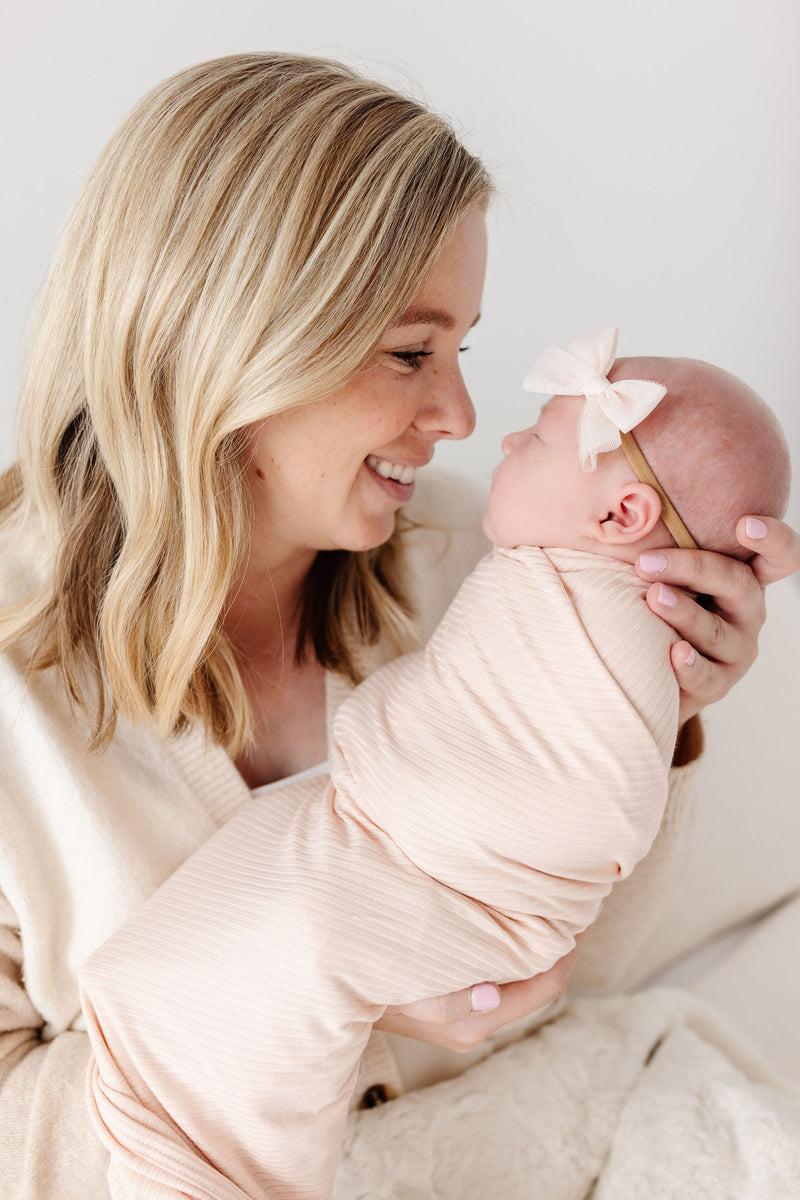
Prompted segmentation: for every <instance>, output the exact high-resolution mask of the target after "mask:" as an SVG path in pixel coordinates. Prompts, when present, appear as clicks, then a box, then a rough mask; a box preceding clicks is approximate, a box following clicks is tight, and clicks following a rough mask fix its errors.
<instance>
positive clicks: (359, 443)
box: [250, 210, 486, 570]
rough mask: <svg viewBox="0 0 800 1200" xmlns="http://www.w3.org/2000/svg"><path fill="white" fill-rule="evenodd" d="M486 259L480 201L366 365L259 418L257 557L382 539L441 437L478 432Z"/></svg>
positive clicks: (361, 546)
mask: <svg viewBox="0 0 800 1200" xmlns="http://www.w3.org/2000/svg"><path fill="white" fill-rule="evenodd" d="M485 267H486V225H485V221H484V217H483V214H482V213H481V212H480V211H478V210H474V211H472V212H469V213H466V214H465V215H464V216H463V217H462V218H461V219H460V221H459V223H458V225H457V226H456V229H455V231H454V233H453V236H452V238H451V239H450V241H449V242H448V243H447V244H446V245H445V247H444V249H443V251H442V254H441V256H440V258H439V260H438V262H437V264H436V266H435V268H434V270H433V271H432V272H431V273H430V275H429V276H428V278H427V281H426V282H425V284H424V285H423V287H422V288H421V289H420V291H419V292H418V293H417V295H416V296H415V297H414V300H413V302H412V304H411V305H410V306H409V308H408V309H407V311H406V312H405V313H403V314H402V316H401V318H400V320H399V322H398V324H397V325H396V326H394V327H392V328H391V329H388V330H387V331H386V334H385V336H384V337H383V338H382V340H381V343H380V345H379V347H378V350H377V351H376V353H375V355H374V357H373V359H372V360H371V362H370V363H369V364H368V365H367V367H366V368H365V369H364V370H363V371H362V372H361V374H360V375H358V376H357V377H356V378H355V379H353V380H351V381H350V382H349V383H347V384H346V385H345V386H344V387H342V388H340V389H339V390H338V391H336V392H332V393H331V394H330V395H329V396H326V397H325V398H324V399H322V400H318V401H315V402H314V403H312V404H305V405H301V406H300V407H298V408H294V409H290V410H288V411H286V412H282V413H278V414H276V416H274V417H271V418H269V419H268V420H266V421H263V422H261V423H260V424H258V425H255V426H254V427H253V433H254V444H255V453H254V457H253V462H252V466H251V479H252V488H253V501H254V509H255V521H254V527H253V544H252V546H251V555H250V562H251V565H252V566H253V567H256V565H257V563H258V562H260V563H261V564H264V565H267V566H268V567H269V568H270V570H273V569H274V568H275V567H277V566H278V565H279V564H281V563H282V562H287V561H289V560H291V559H296V558H297V556H298V555H305V556H308V557H309V558H311V557H313V554H314V553H316V551H317V550H334V549H344V550H366V549H370V548H372V547H374V546H378V545H380V544H381V543H382V542H384V541H386V539H387V538H388V537H390V536H391V534H392V532H393V530H394V522H395V514H396V512H397V510H398V508H399V507H400V505H401V504H404V503H405V502H406V501H407V500H409V499H410V498H411V496H412V494H413V491H414V475H415V472H416V471H417V470H418V469H419V468H420V467H424V466H425V465H426V464H427V463H428V462H430V460H431V458H432V456H433V452H434V445H435V443H436V442H438V441H439V439H440V438H463V437H467V435H468V434H470V433H471V432H472V430H473V428H474V425H475V412H474V409H473V407H472V402H471V400H470V398H469V394H468V392H467V390H466V388H465V386H464V381H463V379H462V378H461V371H460V369H459V350H460V348H461V346H462V344H463V340H464V336H465V335H466V333H467V331H468V330H469V329H470V328H471V326H472V325H474V324H475V321H476V320H477V319H478V314H479V311H480V302H481V292H482V290H483V278H484V272H485Z"/></svg>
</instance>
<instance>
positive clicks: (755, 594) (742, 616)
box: [637, 517, 800, 724]
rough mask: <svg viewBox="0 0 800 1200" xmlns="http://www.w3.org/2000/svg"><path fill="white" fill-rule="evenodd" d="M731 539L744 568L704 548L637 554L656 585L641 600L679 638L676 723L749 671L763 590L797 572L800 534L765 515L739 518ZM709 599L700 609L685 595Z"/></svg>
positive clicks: (674, 655)
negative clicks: (741, 551)
mask: <svg viewBox="0 0 800 1200" xmlns="http://www.w3.org/2000/svg"><path fill="white" fill-rule="evenodd" d="M736 538H737V540H738V541H739V542H740V543H741V544H742V546H744V547H746V548H747V549H748V550H752V551H754V552H755V555H756V556H755V558H753V559H751V561H750V562H749V563H748V564H745V563H741V562H738V561H737V560H736V559H733V558H727V557H726V556H725V555H722V554H713V553H711V552H710V551H707V550H677V549H675V550H658V551H652V552H650V553H647V554H642V555H640V557H639V559H638V561H637V572H638V574H639V576H640V577H641V578H642V579H644V580H650V579H652V580H657V581H658V582H655V583H653V584H652V586H651V587H650V588H649V590H648V592H647V603H648V604H649V606H650V608H652V610H653V612H655V613H657V614H658V615H659V616H660V617H663V619H664V620H665V621H667V622H668V623H669V624H670V625H672V627H673V628H674V629H675V630H676V631H677V632H678V633H679V634H680V636H681V638H682V639H684V640H682V641H679V642H676V643H675V645H674V646H673V647H672V666H673V669H674V671H675V675H676V676H677V679H678V683H679V685H680V689H681V705H680V721H681V724H683V722H684V721H686V720H688V719H689V717H691V716H694V715H695V714H696V713H698V712H700V710H701V709H703V708H705V707H706V705H707V704H713V703H715V702H716V701H717V700H721V699H722V697H723V696H725V695H726V694H727V693H728V692H729V691H730V689H731V688H732V687H733V685H734V684H735V683H737V682H738V681H739V680H740V679H741V678H742V676H743V675H745V674H746V673H747V671H749V669H750V667H751V666H752V665H753V663H754V662H755V659H756V656H757V654H758V634H759V630H760V629H761V626H762V625H763V624H764V618H765V616H766V609H765V606H764V588H765V587H766V585H767V584H768V583H772V582H774V581H775V580H776V579H783V578H784V577H785V576H787V575H791V574H792V572H793V571H797V570H800V534H798V533H796V532H795V530H793V529H791V528H790V527H789V526H788V525H786V524H784V522H783V521H776V520H775V519H774V518H771V517H742V519H741V520H740V521H739V524H738V525H737V526H736ZM667 585H674V587H675V588H685V589H686V592H693V593H695V594H698V595H703V596H709V597H710V598H711V603H710V605H709V606H708V607H707V608H703V607H701V606H700V605H699V604H697V603H695V601H694V600H692V599H690V597H689V596H688V595H686V592H683V591H677V590H674V588H673V586H667Z"/></svg>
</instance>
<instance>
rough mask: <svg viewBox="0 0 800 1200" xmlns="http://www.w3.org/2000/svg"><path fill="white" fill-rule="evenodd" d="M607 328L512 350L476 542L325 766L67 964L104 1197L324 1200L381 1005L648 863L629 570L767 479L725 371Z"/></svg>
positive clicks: (250, 816) (647, 753)
mask: <svg viewBox="0 0 800 1200" xmlns="http://www.w3.org/2000/svg"><path fill="white" fill-rule="evenodd" d="M615 348H616V330H606V331H603V333H602V334H599V335H594V336H592V337H589V338H584V339H581V340H580V341H579V342H574V343H572V344H571V345H570V347H569V348H568V350H567V351H558V350H551V351H547V352H545V354H544V355H543V356H542V357H541V358H540V359H539V360H538V362H537V365H536V366H535V368H534V369H533V371H532V372H531V374H530V375H529V377H528V381H527V383H528V386H529V387H530V388H531V389H532V390H536V391H540V390H544V391H548V392H549V391H553V392H555V393H556V394H555V395H554V396H553V398H552V399H551V400H550V401H549V402H548V403H547V404H546V405H545V406H544V408H543V410H542V413H541V416H540V417H539V420H538V421H537V423H536V425H534V426H533V427H532V428H531V429H529V430H526V431H525V432H524V433H517V434H511V435H509V436H508V437H507V438H506V439H505V441H504V443H503V452H504V455H505V458H504V461H503V462H502V463H501V465H500V466H499V468H498V469H497V471H496V472H495V476H494V482H493V485H492V490H491V494H490V499H489V507H488V513H487V515H486V519H485V529H486V532H487V534H489V536H490V537H491V538H492V540H493V541H494V543H495V547H494V549H493V551H492V552H491V554H489V555H488V556H487V557H486V558H485V559H484V560H483V561H482V562H481V563H480V564H479V565H478V567H477V568H476V570H475V571H474V572H473V574H472V575H471V576H470V577H469V578H468V579H467V581H466V582H465V584H464V586H463V588H462V589H461V591H460V592H459V594H458V596H457V597H456V599H455V600H454V602H453V604H452V605H451V607H450V609H449V610H448V612H447V614H446V615H445V617H444V619H443V620H442V622H441V624H440V626H439V628H438V629H437V631H436V633H435V634H434V636H433V638H432V639H431V641H430V642H429V644H428V646H427V647H426V648H425V649H424V650H423V651H420V652H419V653H417V654H413V655H409V656H406V657H405V658H403V659H400V660H397V661H396V662H394V663H391V664H389V666H387V667H385V668H383V669H382V670H380V671H378V672H376V673H375V674H374V675H372V676H371V677H370V678H369V679H368V680H367V681H366V682H365V683H364V684H362V685H361V686H360V687H359V688H357V689H356V691H355V692H354V693H353V695H352V696H351V697H350V698H349V699H348V700H347V701H346V702H345V703H344V704H343V705H342V707H341V709H340V711H339V713H338V714H337V717H336V719H335V722H334V727H333V744H332V746H331V776H330V781H327V780H319V779H317V780H311V781H307V782H305V783H299V784H296V785H294V786H293V787H287V788H285V789H283V790H282V791H281V792H278V793H274V794H272V795H271V796H269V798H268V799H265V800H264V801H258V800H255V801H253V803H251V804H249V805H246V806H245V808H244V809H243V810H241V811H240V812H239V813H238V814H237V815H236V816H235V817H234V818H233V819H232V820H231V821H230V822H229V823H228V824H227V825H226V826H225V827H224V829H223V830H221V831H220V833H219V834H217V835H216V836H215V837H214V838H212V839H211V840H210V841H209V842H208V843H206V845H205V846H204V847H203V848H202V849H201V850H200V851H199V852H198V853H197V854H195V855H194V856H193V857H192V858H191V860H189V862H187V863H186V864H185V866H184V867H182V868H181V869H180V870H179V871H178V872H177V873H176V874H175V875H174V876H172V878H171V879H170V880H169V881H168V882H167V883H166V884H165V885H164V887H163V888H162V889H161V890H160V891H159V892H158V893H156V895H155V896H154V897H153V898H152V899H151V900H150V901H148V903H147V904H146V905H144V906H143V908H142V909H140V910H139V912H138V913H137V914H135V915H134V917H133V918H132V919H131V920H130V921H129V922H128V923H127V924H126V925H125V926H123V928H122V929H121V930H120V931H119V932H118V933H117V934H115V935H114V937H112V938H111V939H110V940H109V941H108V942H107V943H106V944H105V945H104V946H103V947H102V948H101V949H100V950H99V951H98V952H97V953H96V954H95V955H94V956H93V957H92V958H91V959H90V960H89V962H88V964H87V965H86V967H85V968H84V971H83V975H82V984H83V992H84V1010H85V1013H86V1018H87V1021H88V1025H89V1031H90V1035H91V1037H92V1042H93V1047H94V1051H95V1056H96V1061H95V1063H94V1065H93V1068H92V1071H91V1098H92V1103H93V1105H94V1106H95V1111H96V1116H97V1121H98V1128H99V1130H100V1132H101V1135H102V1136H103V1138H104V1141H105V1142H106V1144H107V1146H108V1147H109V1149H110V1151H111V1169H110V1176H109V1178H110V1181H111V1186H112V1193H113V1195H114V1196H115V1197H126V1198H128V1200H132V1198H134V1197H138V1198H141V1200H144V1198H145V1197H146V1198H147V1200H155V1198H159V1200H166V1198H167V1197H178V1196H181V1197H187V1196H188V1197H193V1198H196V1200H200V1198H201V1197H202V1198H203V1200H211V1198H213V1200H243V1197H281V1198H291V1200H317V1198H321V1197H326V1196H328V1195H329V1194H330V1190H331V1187H332V1181H333V1176H334V1172H335V1168H336V1161H337V1156H338V1149H339V1144H340V1139H341V1134H342V1129H343V1125H344V1120H345V1115H346V1110H347V1102H348V1098H349V1096H350V1093H351V1091H352V1089H353V1086H354V1083H355V1079H356V1073H357V1068H358V1059H359V1056H360V1054H361V1051H362V1049H363V1047H364V1045H365V1042H366V1040H367V1037H368V1035H369V1032H370V1030H371V1027H372V1024H373V1022H374V1021H375V1020H377V1019H378V1018H379V1017H380V1015H381V1013H382V1012H383V1010H384V1008H385V1007H386V1006H387V1005H394V1004H403V1003H407V1002H409V1001H413V1000H417V999H419V998H421V997H423V996H432V995H440V994H443V993H446V992H451V991H455V990H457V989H460V988H464V987H467V986H470V985H471V984H473V983H474V982H475V980H476V979H482V978H491V979H495V980H498V981H507V980H512V979H520V978H527V977H529V976H531V975H533V974H536V973H538V972H541V971H544V970H546V969H547V968H548V967H550V966H551V965H552V964H553V963H554V962H555V961H556V960H557V959H559V958H560V957H561V956H562V955H564V954H565V953H567V951H569V949H570V948H571V947H572V946H573V944H574V939H575V936H576V934H578V933H579V932H580V931H581V930H583V929H585V928H586V927H587V926H588V925H589V924H590V923H591V922H592V921H593V920H594V918H595V916H596V915H597V912H598V909H599V906H600V902H601V900H602V898H603V897H604V896H605V895H606V894H607V893H608V891H609V890H610V888H611V886H612V884H613V883H614V882H615V881H616V880H617V879H621V878H624V877H625V876H626V875H628V874H629V873H630V871H631V870H632V869H633V867H634V866H635V864H636V863H637V862H638V861H639V859H641V858H642V857H643V856H644V855H645V854H646V853H647V851H648V849H649V847H650V844H651V842H652V840H653V838H654V836H655V833H656V831H657V829H658V826H659V823H660V820H661V815H662V810H663V805H664V801H665V798H666V786H667V785H666V781H667V769H668V766H669V763H670V760H671V757H672V752H673V747H674V744H675V737H676V730H677V719H678V689H677V685H676V682H675V679H674V676H673V672H672V670H671V667H670V663H669V648H670V644H671V642H672V641H674V640H675V635H674V634H673V632H672V631H671V630H670V629H669V627H668V626H667V625H666V624H664V623H663V622H662V621H661V620H659V618H658V617H656V616H655V615H654V614H653V613H652V612H651V611H650V610H649V609H648V607H647V605H646V604H645V603H644V600H643V593H644V590H645V586H644V584H642V583H641V582H640V581H639V579H638V578H637V576H636V574H635V572H634V570H633V567H632V565H631V564H632V563H633V561H634V558H635V556H636V555H637V554H638V553H640V552H641V551H642V550H646V549H656V548H658V547H663V546H670V545H673V544H674V542H675V541H677V542H678V543H679V544H684V545H688V544H695V542H696V543H697V544H700V545H702V546H703V547H705V548H708V549H717V550H720V551H721V552H723V553H741V551H740V549H739V546H738V543H737V542H736V541H735V538H734V536H733V529H734V526H735V523H736V520H737V519H738V517H739V516H740V515H741V514H742V513H743V512H761V513H765V514H771V515H775V516H781V515H782V514H783V511H784V508H785V505H786V502H787V498H788V496H787V493H788V476H789V470H788V456H787V451H786V446H785V442H784V440H783V437H782V434H781V432H780V429H779V428H778V426H777V423H776V421H775V419H774V417H773V416H772V414H771V413H770V412H769V410H768V409H767V408H766V406H765V405H764V404H763V402H762V401H760V400H759V399H758V397H757V396H755V395H754V394H753V393H752V392H751V391H750V389H749V388H747V387H745V385H744V384H742V383H740V382H739V381H738V380H736V379H734V378H732V377H731V376H730V375H727V374H726V373H725V372H723V371H720V370H718V369H717V368H714V367H710V366H708V365H707V364H704V363H697V362H691V361H688V360H675V359H627V360H624V359H623V360H618V361H617V362H616V363H615V362H614V354H615ZM612 364H613V366H612ZM650 380H656V381H657V383H655V384H654V383H652V382H650ZM633 427H635V430H636V432H635V435H633V436H630V430H631V429H632V428H633ZM620 431H622V432H620ZM579 446H580V453H579ZM648 463H649V466H648ZM653 472H655V474H653ZM656 476H657V478H656ZM664 489H666V491H668V492H669V497H670V498H669V499H668V498H667V496H666V492H665V490H664ZM679 513H680V515H678V514H679ZM687 526H688V528H687ZM543 547H546V548H543ZM550 547H559V548H558V549H551V548H550ZM181 912H183V913H187V912H191V913H192V914H193V916H194V926H193V929H194V936H193V939H192V943H191V944H190V945H187V944H186V941H185V930H186V928H187V927H188V925H187V921H186V918H185V916H184V917H183V918H181V915H180V914H181ZM234 980H235V987H234V986H233V981H234Z"/></svg>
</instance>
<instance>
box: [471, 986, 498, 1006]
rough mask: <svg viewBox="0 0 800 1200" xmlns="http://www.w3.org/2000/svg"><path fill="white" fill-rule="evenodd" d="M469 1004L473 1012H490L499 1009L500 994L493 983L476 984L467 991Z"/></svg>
mask: <svg viewBox="0 0 800 1200" xmlns="http://www.w3.org/2000/svg"><path fill="white" fill-rule="evenodd" d="M469 1003H470V1008H471V1009H472V1011H473V1012H491V1011H492V1009H495V1008H499V1007H500V993H499V991H498V990H497V988H496V987H495V986H494V984H493V983H476V984H475V987H474V988H470V990H469Z"/></svg>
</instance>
